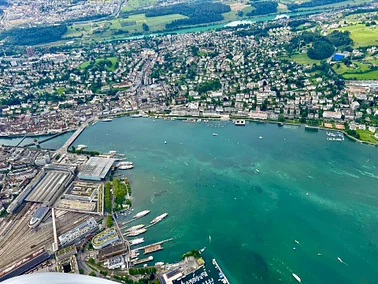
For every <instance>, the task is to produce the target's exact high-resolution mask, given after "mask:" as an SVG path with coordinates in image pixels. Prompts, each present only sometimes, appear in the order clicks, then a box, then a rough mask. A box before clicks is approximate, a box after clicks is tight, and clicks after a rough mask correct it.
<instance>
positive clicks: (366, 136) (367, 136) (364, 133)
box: [356, 130, 378, 144]
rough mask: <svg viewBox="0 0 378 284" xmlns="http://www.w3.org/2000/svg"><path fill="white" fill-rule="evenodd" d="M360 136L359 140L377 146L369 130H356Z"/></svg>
mask: <svg viewBox="0 0 378 284" xmlns="http://www.w3.org/2000/svg"><path fill="white" fill-rule="evenodd" d="M356 132H357V133H358V134H360V140H362V141H366V142H370V143H374V144H378V139H376V138H375V137H374V133H371V132H370V131H369V130H356Z"/></svg>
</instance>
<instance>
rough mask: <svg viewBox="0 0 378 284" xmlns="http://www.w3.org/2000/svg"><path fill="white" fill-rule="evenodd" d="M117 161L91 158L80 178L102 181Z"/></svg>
mask: <svg viewBox="0 0 378 284" xmlns="http://www.w3.org/2000/svg"><path fill="white" fill-rule="evenodd" d="M114 162H115V159H111V158H101V157H91V158H90V159H89V160H88V162H87V163H86V164H85V166H84V168H83V170H82V171H80V173H79V175H78V177H79V178H80V179H87V180H102V179H104V178H105V176H106V175H107V173H108V172H109V170H110V168H111V167H112V165H113V163H114Z"/></svg>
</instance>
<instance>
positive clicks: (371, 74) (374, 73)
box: [343, 70, 378, 80]
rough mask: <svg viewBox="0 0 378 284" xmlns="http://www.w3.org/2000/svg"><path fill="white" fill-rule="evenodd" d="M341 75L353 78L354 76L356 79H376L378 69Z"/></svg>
mask: <svg viewBox="0 0 378 284" xmlns="http://www.w3.org/2000/svg"><path fill="white" fill-rule="evenodd" d="M343 77H344V78H345V79H354V78H356V79H357V80H377V78H378V70H373V71H370V72H366V73H361V74H358V73H355V74H343Z"/></svg>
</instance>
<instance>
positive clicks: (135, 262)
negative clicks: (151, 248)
mask: <svg viewBox="0 0 378 284" xmlns="http://www.w3.org/2000/svg"><path fill="white" fill-rule="evenodd" d="M152 260H154V257H153V256H149V257H146V258H142V259H138V260H136V261H134V265H138V264H141V263H144V262H149V261H152Z"/></svg>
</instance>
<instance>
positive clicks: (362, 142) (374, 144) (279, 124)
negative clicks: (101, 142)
mask: <svg viewBox="0 0 378 284" xmlns="http://www.w3.org/2000/svg"><path fill="white" fill-rule="evenodd" d="M123 116H130V114H126V115H118V116H116V117H123ZM116 117H115V118H116ZM148 117H149V118H162V119H170V118H174V119H178V120H185V119H188V118H193V119H209V120H217V121H231V122H232V121H233V120H234V119H243V120H245V121H249V122H254V123H267V124H277V125H278V126H284V125H293V126H298V127H302V126H304V127H307V128H310V129H311V128H312V129H317V130H328V131H340V132H342V133H343V134H344V135H345V136H347V137H348V138H350V139H351V140H354V141H355V142H359V143H361V144H366V145H370V146H375V147H378V141H377V143H372V142H369V141H364V140H360V139H357V138H356V137H353V136H351V135H349V134H348V133H347V132H346V130H345V129H344V130H343V129H334V128H327V127H322V126H311V125H307V124H304V123H296V122H280V121H276V120H268V119H267V120H259V119H253V118H244V117H238V116H234V117H232V116H230V117H229V118H228V119H222V117H221V116H219V117H206V116H173V115H172V116H166V115H155V116H153V115H152V114H151V115H148ZM138 118H139V117H138Z"/></svg>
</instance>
